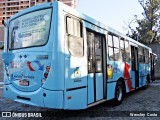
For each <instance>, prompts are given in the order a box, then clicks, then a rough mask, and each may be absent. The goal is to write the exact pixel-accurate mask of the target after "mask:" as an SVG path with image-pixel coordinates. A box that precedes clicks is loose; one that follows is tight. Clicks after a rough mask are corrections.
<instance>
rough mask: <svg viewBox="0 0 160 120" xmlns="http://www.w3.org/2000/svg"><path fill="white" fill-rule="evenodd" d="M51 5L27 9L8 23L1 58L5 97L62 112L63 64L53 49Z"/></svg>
mask: <svg viewBox="0 0 160 120" xmlns="http://www.w3.org/2000/svg"><path fill="white" fill-rule="evenodd" d="M53 6H54V7H53ZM53 6H52V4H50V3H49V4H44V5H40V6H35V7H32V8H29V9H26V10H24V11H22V12H20V13H18V14H16V15H15V16H13V17H12V18H11V19H10V20H9V21H8V23H7V24H8V28H7V29H8V30H7V31H8V32H7V33H8V35H7V38H8V40H7V39H6V41H5V42H7V47H6V48H5V52H4V53H3V55H2V56H3V60H4V68H5V69H4V76H5V77H4V97H5V98H8V99H12V100H14V101H18V102H21V103H25V104H30V105H35V106H41V107H48V108H56V109H63V105H64V104H63V97H64V96H63V94H64V92H63V90H64V84H63V83H64V77H63V76H64V75H63V74H64V72H63V71H64V70H63V67H62V66H64V65H63V60H62V59H59V58H61V57H62V53H61V51H60V50H59V48H56V47H57V46H59V45H58V44H57V41H56V40H57V39H56V37H57V32H56V25H55V24H54V23H55V22H56V19H57V18H55V16H56V15H55V14H54V13H55V12H54V11H55V10H56V7H57V6H56V3H55V5H54V4H53ZM57 51H58V52H57ZM61 62H62V63H61Z"/></svg>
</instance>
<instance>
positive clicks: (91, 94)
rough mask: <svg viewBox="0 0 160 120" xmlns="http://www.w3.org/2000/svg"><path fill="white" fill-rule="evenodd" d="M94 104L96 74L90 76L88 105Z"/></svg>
mask: <svg viewBox="0 0 160 120" xmlns="http://www.w3.org/2000/svg"><path fill="white" fill-rule="evenodd" d="M93 102H94V74H93V73H92V74H89V75H88V104H90V103H93Z"/></svg>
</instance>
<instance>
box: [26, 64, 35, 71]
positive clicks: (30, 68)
mask: <svg viewBox="0 0 160 120" xmlns="http://www.w3.org/2000/svg"><path fill="white" fill-rule="evenodd" d="M27 66H28V67H29V70H30V71H35V70H34V69H33V68H32V67H31V62H27Z"/></svg>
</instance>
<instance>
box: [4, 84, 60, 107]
mask: <svg viewBox="0 0 160 120" xmlns="http://www.w3.org/2000/svg"><path fill="white" fill-rule="evenodd" d="M4 97H5V98H8V99H11V100H14V101H17V102H20V103H24V104H29V105H34V106H39V107H47V108H54V109H63V91H50V90H46V89H44V88H42V87H41V88H39V89H38V90H36V91H33V92H23V91H20V90H17V89H16V88H15V87H14V86H13V85H12V84H9V85H4Z"/></svg>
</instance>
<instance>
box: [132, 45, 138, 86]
mask: <svg viewBox="0 0 160 120" xmlns="http://www.w3.org/2000/svg"><path fill="white" fill-rule="evenodd" d="M131 58H132V72H133V74H132V75H133V76H132V78H133V79H134V80H135V88H137V87H139V67H138V48H137V47H135V46H131Z"/></svg>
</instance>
